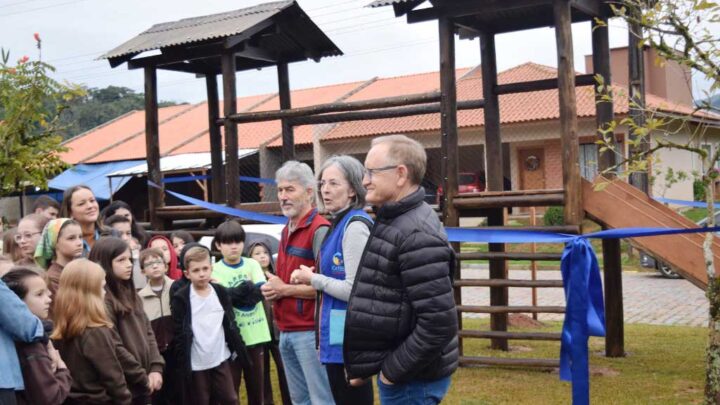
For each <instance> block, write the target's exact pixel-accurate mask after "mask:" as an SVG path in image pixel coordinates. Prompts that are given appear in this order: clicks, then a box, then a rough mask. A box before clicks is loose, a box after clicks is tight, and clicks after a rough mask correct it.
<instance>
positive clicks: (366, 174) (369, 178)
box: [363, 165, 400, 181]
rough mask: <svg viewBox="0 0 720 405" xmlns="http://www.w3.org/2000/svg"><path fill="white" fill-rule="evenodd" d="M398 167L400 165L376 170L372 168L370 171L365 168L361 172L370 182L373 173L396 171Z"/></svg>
mask: <svg viewBox="0 0 720 405" xmlns="http://www.w3.org/2000/svg"><path fill="white" fill-rule="evenodd" d="M398 167H400V165H392V166H383V167H376V168H372V169H371V168H369V167H366V168H365V170H363V174H364V175H365V176H367V178H368V180H371V181H372V177H373V175H374V174H375V173H378V172H384V171H386V170H392V169H397V168H398Z"/></svg>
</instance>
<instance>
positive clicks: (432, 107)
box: [290, 100, 485, 126]
mask: <svg viewBox="0 0 720 405" xmlns="http://www.w3.org/2000/svg"><path fill="white" fill-rule="evenodd" d="M484 105H485V101H484V100H464V101H459V102H458V103H457V109H458V110H474V109H478V108H483V106H484ZM439 112H440V103H431V104H423V105H417V106H410V107H398V108H389V109H384V110H371V111H351V112H344V113H337V114H323V115H314V116H308V117H299V118H291V119H290V121H291V122H292V124H293V125H296V126H297V125H310V124H329V123H334V122H343V121H367V120H377V119H382V118H396V117H407V116H410V115H422V114H434V113H439Z"/></svg>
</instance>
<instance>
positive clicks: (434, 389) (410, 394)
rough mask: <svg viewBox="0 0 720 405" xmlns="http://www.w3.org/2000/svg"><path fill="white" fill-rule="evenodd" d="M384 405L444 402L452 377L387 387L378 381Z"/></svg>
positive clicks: (422, 404)
mask: <svg viewBox="0 0 720 405" xmlns="http://www.w3.org/2000/svg"><path fill="white" fill-rule="evenodd" d="M377 385H378V391H379V392H380V403H381V404H382V405H394V404H398V405H400V404H402V405H435V404H439V403H440V401H442V399H443V397H445V394H447V392H448V389H449V388H450V376H447V377H445V378H441V379H439V380H435V381H410V382H408V383H403V384H393V385H387V384H383V382H382V381H380V377H378V379H377Z"/></svg>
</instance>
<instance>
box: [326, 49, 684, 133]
mask: <svg viewBox="0 0 720 405" xmlns="http://www.w3.org/2000/svg"><path fill="white" fill-rule="evenodd" d="M458 76H460V75H458ZM555 77H557V70H556V69H555V68H552V67H549V66H543V65H538V64H536V63H525V64H522V65H519V66H516V67H514V68H512V69H508V70H505V71H503V72H500V73H499V74H498V82H499V83H500V84H506V83H517V82H525V81H532V80H542V79H552V78H555ZM613 87H614V93H615V95H616V97H615V104H614V109H615V114H618V115H623V114H627V113H628V103H627V98H626V97H623V94H625V93H627V90H624V89H623V88H622V87H621V86H618V85H613ZM457 94H458V100H472V99H479V98H482V75H481V73H480V69H479V68H476V69H474V70H473V71H471V72H469V73H468V74H466V75H465V76H464V77H461V78H460V79H458V84H457ZM576 97H577V114H578V117H594V116H595V94H594V89H593V87H592V86H583V87H577V88H576ZM646 101H647V104H648V107H650V108H657V109H660V110H663V111H671V112H676V113H680V114H689V113H691V112H692V111H693V110H692V107H691V106H684V105H677V104H672V103H670V102H669V101H668V100H666V99H663V98H661V97H657V96H654V95H652V94H648V95H647V96H646ZM559 117H560V109H559V102H558V91H557V89H554V90H543V91H536V92H529V93H518V94H507V95H502V96H500V121H501V123H502V124H511V123H520V122H531V121H542V120H554V119H559ZM484 123H485V122H484V117H483V110H482V109H477V110H463V111H458V127H460V128H467V127H480V126H483V125H484ZM439 129H440V117H439V115H438V114H425V115H416V116H411V117H399V118H387V119H379V120H370V121H352V122H345V123H342V124H339V125H338V126H337V127H335V128H333V129H332V130H331V131H330V132H328V133H327V134H326V135H325V136H324V137H323V140H337V139H345V138H354V137H364V136H377V135H382V134H391V133H409V132H424V131H433V130H439Z"/></svg>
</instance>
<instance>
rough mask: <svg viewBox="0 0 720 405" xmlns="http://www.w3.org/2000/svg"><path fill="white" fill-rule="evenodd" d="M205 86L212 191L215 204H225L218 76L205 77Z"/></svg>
mask: <svg viewBox="0 0 720 405" xmlns="http://www.w3.org/2000/svg"><path fill="white" fill-rule="evenodd" d="M205 86H206V89H207V100H208V132H209V136H210V162H211V166H212V174H213V175H212V180H211V186H210V189H211V191H212V201H213V202H214V203H223V202H225V168H224V167H223V158H222V154H223V147H222V135H221V134H220V128H219V127H218V126H217V125H215V121H216V120H217V119H218V117H219V116H220V101H219V98H218V84H217V76H215V75H207V76H205Z"/></svg>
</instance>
